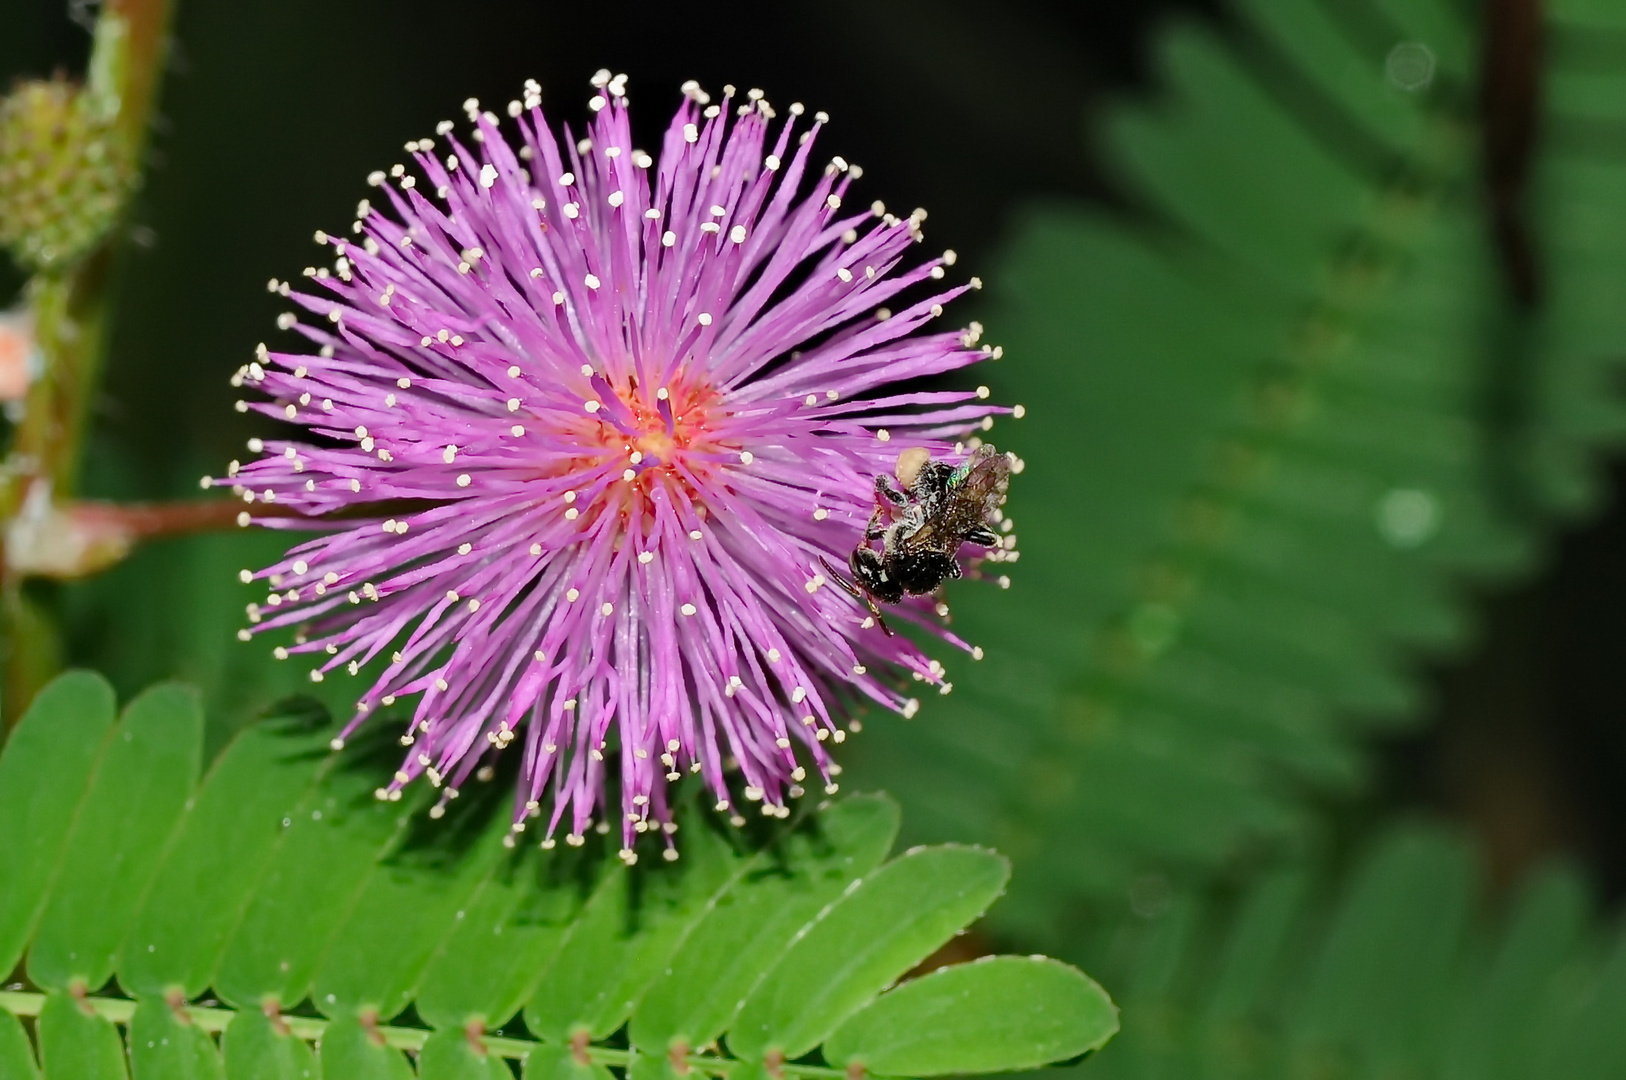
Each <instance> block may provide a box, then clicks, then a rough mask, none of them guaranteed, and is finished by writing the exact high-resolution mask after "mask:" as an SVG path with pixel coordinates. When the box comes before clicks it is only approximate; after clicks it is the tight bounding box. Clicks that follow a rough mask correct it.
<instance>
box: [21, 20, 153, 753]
mask: <svg viewBox="0 0 1626 1080" xmlns="http://www.w3.org/2000/svg"><path fill="white" fill-rule="evenodd" d="M173 8H174V4H173V0H107V2H106V3H105V4H104V5H103V7H102V11H101V15H100V17H99V18H98V19H97V23H96V37H95V44H94V46H93V48H92V50H91V57H90V67H89V71H88V72H87V75H86V80H85V90H86V93H87V94H89V95H90V96H91V98H92V99H93V101H94V102H95V105H96V107H97V108H100V109H103V110H105V112H106V114H107V115H108V116H110V117H111V118H112V120H113V125H114V131H115V135H116V136H117V138H118V139H119V140H120V142H121V143H122V145H123V147H124V148H125V152H126V153H127V154H128V160H129V162H130V167H131V168H132V169H136V170H137V171H138V172H139V169H140V163H141V161H142V158H143V156H144V150H145V148H146V142H147V134H148V131H149V129H150V127H151V119H152V113H153V107H154V105H155V104H156V102H157V95H158V86H159V82H160V78H161V76H162V72H163V67H164V58H165V53H166V51H167V50H166V45H167V42H168V37H169V22H170V19H171V17H172V15H173ZM118 232H119V230H114V232H113V234H112V235H109V236H108V237H107V238H105V239H104V240H103V241H102V243H101V244H100V245H98V246H97V248H96V249H95V250H93V251H92V252H90V253H89V254H88V255H86V256H85V257H84V258H83V259H82V260H80V261H79V262H77V263H76V264H74V265H73V266H72V267H70V268H68V269H66V270H64V271H61V272H58V273H48V274H41V275H39V276H38V277H36V278H35V279H34V280H33V281H32V282H30V284H29V287H28V302H29V306H30V308H31V309H32V310H33V314H34V327H35V334H36V339H37V341H38V344H39V348H40V351H41V352H42V353H43V355H44V357H45V371H44V373H43V374H42V375H41V377H40V378H39V379H37V380H36V381H35V382H34V384H33V385H32V386H30V387H29V392H28V399H27V401H26V403H25V406H24V419H23V422H22V424H21V425H20V427H19V428H18V431H17V437H16V442H15V444H14V446H13V448H12V453H11V455H10V458H9V460H8V461H7V462H6V467H5V469H4V475H3V476H0V524H4V523H9V522H10V521H11V520H12V518H14V517H15V516H16V514H17V513H18V512H19V511H20V510H21V509H22V508H23V505H24V502H25V500H26V499H27V498H28V495H29V492H30V491H32V490H33V489H34V487H35V485H36V484H44V485H47V487H46V491H47V492H48V493H49V495H50V497H51V498H53V499H61V498H65V497H67V496H69V495H71V494H72V493H73V491H74V488H75V486H76V483H77V478H78V472H79V461H80V458H81V456H82V454H83V447H84V441H85V440H84V436H85V428H86V424H87V419H88V417H89V413H90V403H91V402H92V401H93V400H94V399H95V396H96V390H97V387H98V385H99V384H100V381H101V372H102V368H103V359H104V355H105V352H106V347H107V338H108V327H109V321H110V320H109V313H110V311H111V309H112V302H113V292H114V290H113V285H114V279H115V277H116V275H115V274H114V268H115V267H114V263H115V258H116V248H117V242H118ZM0 544H3V535H0ZM0 555H3V551H0ZM20 576H21V575H19V574H16V573H13V572H12V571H10V570H9V569H8V568H6V564H5V561H4V559H3V558H0V600H3V602H0V615H3V617H4V620H5V621H4V633H5V638H6V640H5V642H4V644H5V646H6V648H5V655H4V663H5V685H4V689H3V692H0V733H3V732H4V731H5V730H7V729H8V728H9V727H10V725H11V724H12V723H15V722H16V720H17V718H18V717H19V716H21V715H22V711H23V710H24V709H25V708H27V706H28V702H29V701H30V700H32V699H33V696H34V693H35V691H37V690H38V689H39V688H40V686H42V685H43V684H44V681H45V680H46V679H48V678H50V677H51V675H53V674H55V668H56V666H57V665H56V663H55V662H54V660H53V659H52V658H54V657H56V656H57V655H58V654H59V652H60V650H59V649H58V648H57V647H56V644H55V640H56V637H57V630H56V628H55V626H54V625H53V624H52V623H51V621H50V619H49V618H48V616H46V614H45V613H44V612H42V611H40V610H38V607H37V605H36V604H34V603H33V602H32V601H31V600H29V598H28V597H27V596H26V595H24V593H23V589H22V582H21V581H20V580H19V579H20ZM42 658H43V662H42Z"/></svg>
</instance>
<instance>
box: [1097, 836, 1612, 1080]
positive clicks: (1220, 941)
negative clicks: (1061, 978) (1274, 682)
mask: <svg viewBox="0 0 1626 1080" xmlns="http://www.w3.org/2000/svg"><path fill="white" fill-rule="evenodd" d="M1476 869H1477V868H1476V866H1475V864H1474V858H1473V852H1472V850H1471V847H1470V845H1468V844H1467V843H1465V842H1464V841H1463V840H1462V839H1460V838H1459V837H1457V836H1455V835H1452V834H1449V833H1446V832H1443V831H1441V830H1438V829H1433V828H1427V827H1419V826H1406V827H1402V828H1397V829H1394V830H1392V831H1390V832H1389V833H1388V834H1386V835H1384V836H1382V837H1380V838H1379V839H1378V840H1377V841H1376V843H1375V844H1374V845H1373V846H1372V850H1370V851H1369V852H1367V853H1366V854H1365V856H1364V857H1363V858H1362V859H1361V860H1360V861H1359V864H1358V865H1357V866H1356V867H1355V868H1354V869H1353V871H1352V872H1351V873H1349V874H1348V875H1347V877H1346V879H1345V880H1343V881H1341V882H1339V883H1338V885H1337V887H1336V888H1334V889H1331V890H1328V889H1325V888H1324V887H1323V886H1322V885H1320V884H1318V883H1316V882H1315V879H1314V878H1312V877H1311V876H1309V875H1306V874H1302V873H1299V872H1297V871H1283V872H1280V873H1276V874H1271V875H1267V876H1265V877H1263V878H1261V879H1259V880H1256V881H1255V882H1254V883H1253V884H1252V885H1251V886H1250V887H1249V888H1248V889H1247V890H1245V891H1244V893H1243V894H1242V895H1241V896H1239V897H1236V898H1234V899H1233V900H1232V901H1231V902H1229V903H1226V904H1216V903H1212V902H1210V903H1199V902H1196V901H1193V900H1192V899H1190V898H1185V897H1183V898H1178V899H1173V900H1171V898H1170V897H1168V896H1167V894H1165V895H1163V896H1162V897H1155V898H1154V897H1151V896H1149V895H1148V896H1145V897H1143V898H1142V906H1141V911H1140V913H1139V914H1138V915H1131V916H1130V917H1128V918H1126V919H1124V920H1121V921H1118V922H1114V923H1109V924H1105V925H1102V926H1100V927H1097V928H1096V929H1095V931H1094V932H1092V933H1089V934H1086V935H1082V936H1081V939H1080V941H1079V943H1078V947H1079V950H1080V951H1081V952H1082V953H1083V954H1085V955H1087V956H1089V957H1091V958H1092V959H1093V960H1094V962H1095V964H1096V967H1095V968H1094V970H1098V971H1099V972H1100V973H1101V974H1102V975H1103V977H1106V978H1108V979H1109V980H1110V984H1111V985H1112V986H1113V987H1114V988H1115V991H1116V992H1117V994H1118V996H1119V1000H1120V1002H1121V1003H1122V1005H1123V1008H1124V1015H1125V1018H1126V1023H1125V1029H1124V1034H1123V1035H1122V1036H1121V1037H1120V1038H1119V1039H1118V1040H1117V1041H1115V1042H1114V1043H1113V1044H1112V1045H1111V1046H1109V1047H1108V1048H1107V1049H1106V1050H1105V1051H1103V1052H1102V1054H1101V1055H1100V1057H1099V1058H1098V1059H1095V1060H1092V1061H1091V1062H1090V1063H1089V1065H1088V1067H1087V1068H1086V1070H1085V1071H1084V1075H1087V1076H1089V1077H1090V1078H1091V1080H1129V1078H1137V1080H1140V1078H1149V1077H1180V1078H1182V1080H1210V1078H1213V1080H1218V1078H1220V1077H1224V1078H1226V1080H1274V1078H1287V1077H1306V1076H1336V1077H1345V1078H1349V1080H1358V1078H1366V1077H1372V1078H1376V1077H1396V1076H1406V1077H1417V1078H1424V1077H1437V1078H1440V1080H1447V1078H1450V1080H1469V1078H1472V1080H1529V1078H1532V1077H1555V1078H1556V1077H1563V1078H1564V1080H1606V1078H1608V1077H1618V1076H1621V1075H1623V1074H1626V1025H1623V1024H1621V1022H1620V1018H1621V1016H1622V1015H1623V1014H1626V935H1623V934H1622V933H1621V932H1620V931H1619V929H1616V930H1612V931H1604V930H1601V929H1600V928H1598V927H1597V926H1596V925H1595V922H1594V920H1593V918H1592V915H1591V912H1590V911H1589V910H1588V902H1587V899H1586V892H1585V889H1584V888H1583V886H1582V884H1581V883H1580V881H1579V880H1578V878H1577V876H1576V875H1575V874H1574V873H1573V871H1571V870H1570V869H1568V868H1562V867H1549V868H1548V869H1546V870H1544V871H1540V872H1537V873H1534V874H1532V875H1530V877H1529V878H1528V879H1527V880H1526V881H1525V882H1523V883H1522V885H1521V886H1520V887H1519V888H1518V889H1517V890H1516V892H1515V894H1514V895H1513V896H1512V898H1511V899H1510V900H1509V901H1508V902H1507V903H1505V904H1504V905H1499V906H1498V908H1497V909H1496V910H1485V905H1484V901H1483V900H1482V898H1481V896H1480V890H1479V888H1478V882H1477V879H1476V872H1475V871H1476ZM1148 902H1149V903H1148Z"/></svg>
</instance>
